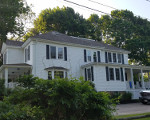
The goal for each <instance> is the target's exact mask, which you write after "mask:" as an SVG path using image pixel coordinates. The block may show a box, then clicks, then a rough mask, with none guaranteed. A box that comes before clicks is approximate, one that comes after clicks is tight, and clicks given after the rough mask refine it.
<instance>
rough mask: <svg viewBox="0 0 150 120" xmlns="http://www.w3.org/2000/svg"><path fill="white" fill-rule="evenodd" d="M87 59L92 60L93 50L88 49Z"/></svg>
mask: <svg viewBox="0 0 150 120" xmlns="http://www.w3.org/2000/svg"><path fill="white" fill-rule="evenodd" d="M87 60H88V61H90V62H91V51H89V50H88V51H87Z"/></svg>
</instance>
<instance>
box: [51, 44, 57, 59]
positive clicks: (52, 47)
mask: <svg viewBox="0 0 150 120" xmlns="http://www.w3.org/2000/svg"><path fill="white" fill-rule="evenodd" d="M50 53H51V58H53V59H56V47H55V46H50Z"/></svg>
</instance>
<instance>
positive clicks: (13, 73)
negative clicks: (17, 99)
mask: <svg viewBox="0 0 150 120" xmlns="http://www.w3.org/2000/svg"><path fill="white" fill-rule="evenodd" d="M31 71H32V66H31V65H29V64H25V63H21V64H4V65H2V66H1V67H0V78H1V79H4V80H5V87H6V88H14V87H15V86H16V85H17V82H16V79H17V78H19V77H20V76H22V75H28V74H31Z"/></svg>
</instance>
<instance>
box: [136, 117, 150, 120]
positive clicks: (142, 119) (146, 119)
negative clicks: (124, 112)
mask: <svg viewBox="0 0 150 120" xmlns="http://www.w3.org/2000/svg"><path fill="white" fill-rule="evenodd" d="M134 120H150V117H147V118H140V119H134Z"/></svg>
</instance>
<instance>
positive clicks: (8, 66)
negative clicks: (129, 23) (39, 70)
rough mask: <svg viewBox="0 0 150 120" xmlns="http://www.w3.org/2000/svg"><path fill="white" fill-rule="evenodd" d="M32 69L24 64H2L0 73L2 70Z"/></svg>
mask: <svg viewBox="0 0 150 120" xmlns="http://www.w3.org/2000/svg"><path fill="white" fill-rule="evenodd" d="M17 67H18V68H32V65H29V64H26V63H18V64H3V65H2V66H1V67H0V71H2V70H3V69H4V68H17Z"/></svg>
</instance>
